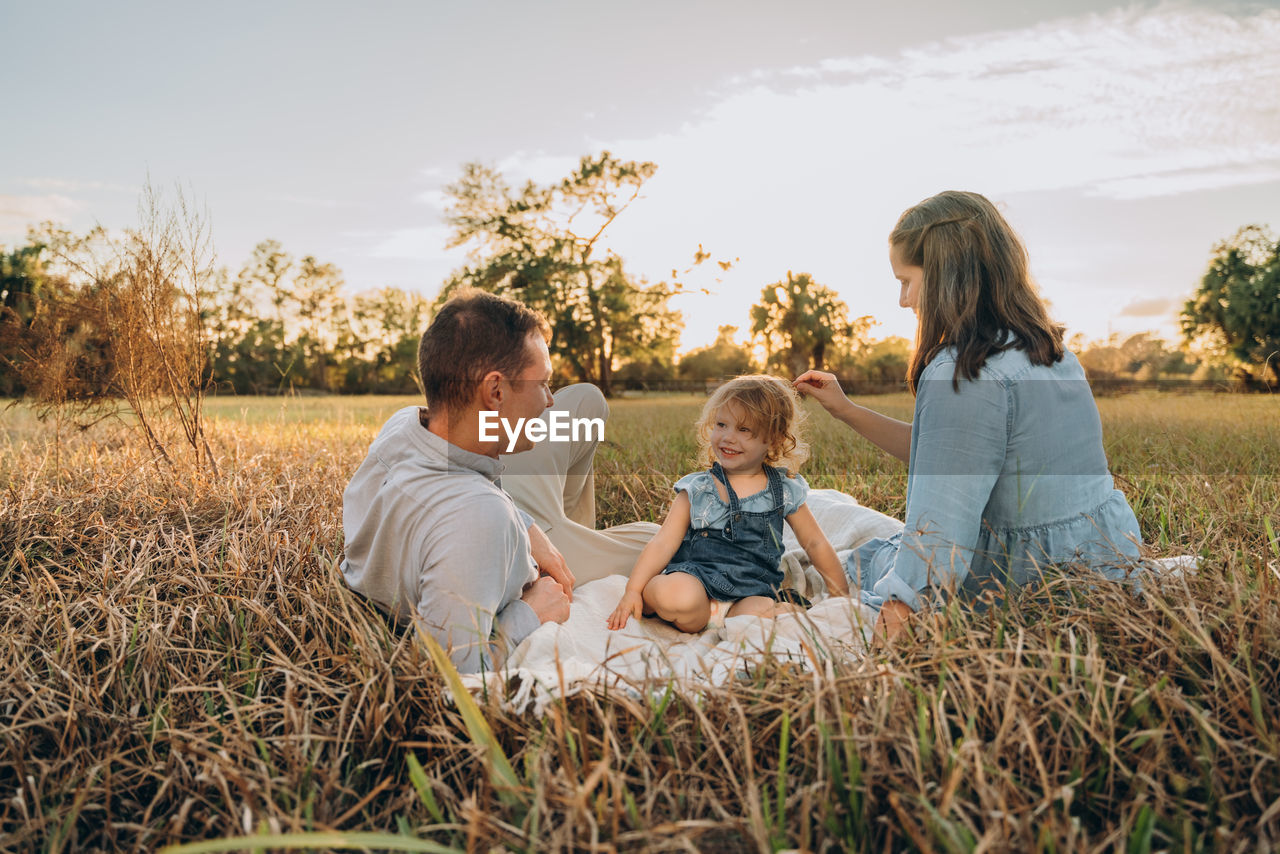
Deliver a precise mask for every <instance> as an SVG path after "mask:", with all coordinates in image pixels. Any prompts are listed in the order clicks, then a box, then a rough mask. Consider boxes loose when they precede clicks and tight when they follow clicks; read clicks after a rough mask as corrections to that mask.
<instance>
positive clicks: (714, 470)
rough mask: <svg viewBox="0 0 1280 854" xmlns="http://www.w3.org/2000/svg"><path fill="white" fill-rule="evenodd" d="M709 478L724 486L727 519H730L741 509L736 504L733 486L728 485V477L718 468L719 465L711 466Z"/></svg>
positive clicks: (736, 495) (713, 464)
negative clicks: (727, 511) (727, 506)
mask: <svg viewBox="0 0 1280 854" xmlns="http://www.w3.org/2000/svg"><path fill="white" fill-rule="evenodd" d="M711 476H712V477H714V478H715V479H716V480H718V481H720V482H721V483H723V484H724V489H725V492H726V493H728V495H729V518H731V519H732V518H733V517H734V516H735V515H737V513H738V511H739V510H740V509H742V508H741V506H740V504H739V503H738V493H736V492H734V491H733V486H732V485H731V484H730V483H729V476H728V475H726V474H725V473H724V469H723V468H721V467H720V464H719V463H712V464H711Z"/></svg>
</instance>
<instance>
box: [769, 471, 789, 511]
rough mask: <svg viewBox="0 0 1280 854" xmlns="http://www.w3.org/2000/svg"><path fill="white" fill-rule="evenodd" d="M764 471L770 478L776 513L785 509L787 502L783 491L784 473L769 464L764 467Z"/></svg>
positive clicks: (770, 489) (770, 488)
mask: <svg viewBox="0 0 1280 854" xmlns="http://www.w3.org/2000/svg"><path fill="white" fill-rule="evenodd" d="M764 471H765V474H767V475H768V476H769V493H770V495H772V496H773V509H774V511H777V510H780V509H785V508H786V503H787V502H786V496H785V495H784V494H783V491H782V472H780V471H778V470H777V469H776V468H774V467H773V466H771V465H768V464H766V465H765V466H764Z"/></svg>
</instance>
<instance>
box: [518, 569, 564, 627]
mask: <svg viewBox="0 0 1280 854" xmlns="http://www.w3.org/2000/svg"><path fill="white" fill-rule="evenodd" d="M520 598H521V599H522V600H524V603H525V604H526V605H528V606H529V607H530V608H532V609H533V613H535V614H537V615H538V621H539V622H542V623H550V622H556V623H563V622H564V621H565V620H567V619H569V597H568V596H567V595H566V594H565V592H564V588H563V587H561V586H560V582H559V581H556V580H555V579H554V578H552V577H551V576H549V575H542V576H539V577H538V580H537V581H534V582H533V583H532V584H530V585H529V586H528V587H526V588H525V589H524V595H522V596H521V597H520Z"/></svg>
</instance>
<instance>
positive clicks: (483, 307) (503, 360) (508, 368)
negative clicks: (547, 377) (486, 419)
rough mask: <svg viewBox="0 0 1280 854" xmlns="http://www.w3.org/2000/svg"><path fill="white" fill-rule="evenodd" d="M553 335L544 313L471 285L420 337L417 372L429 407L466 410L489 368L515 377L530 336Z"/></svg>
mask: <svg viewBox="0 0 1280 854" xmlns="http://www.w3.org/2000/svg"><path fill="white" fill-rule="evenodd" d="M535 332H537V333H539V334H541V335H542V337H543V338H544V339H548V340H550V335H551V328H550V327H549V326H548V325H547V321H546V320H545V319H544V318H543V316H542V315H541V314H539V313H538V312H536V311H534V310H533V309H531V308H529V307H528V306H526V305H525V304H524V303H521V302H517V301H516V300H513V299H508V298H507V297H501V296H498V295H497V294H491V293H488V292H486V291H478V290H467V291H463V292H461V293H459V294H457V295H456V296H454V297H452V298H450V300H449V301H448V302H446V303H445V304H444V305H443V306H442V307H441V308H440V311H438V312H437V313H436V316H435V317H434V318H432V320H431V323H430V324H429V325H428V326H427V331H426V332H423V333H422V340H421V341H419V342H418V375H419V376H420V377H421V378H422V390H423V391H424V392H425V393H426V396H427V406H428V407H431V408H440V407H443V408H444V409H447V410H455V411H456V410H459V409H463V408H465V407H466V406H468V405H469V404H470V403H471V400H472V397H473V395H474V394H475V389H476V385H477V384H479V382H480V380H481V379H483V378H484V375H485V374H487V373H489V372H490V371H498V372H500V373H501V374H502V375H503V376H505V377H510V378H515V377H516V376H518V375H519V374H520V372H521V371H523V370H524V369H525V368H526V367H527V365H528V363H529V361H530V354H529V352H528V339H529V336H530V335H532V334H533V333H535Z"/></svg>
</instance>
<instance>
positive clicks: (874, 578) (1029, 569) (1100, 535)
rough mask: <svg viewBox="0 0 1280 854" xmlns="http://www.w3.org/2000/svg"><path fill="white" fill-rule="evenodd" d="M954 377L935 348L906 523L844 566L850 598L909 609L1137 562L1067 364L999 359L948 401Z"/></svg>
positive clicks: (1095, 429)
mask: <svg viewBox="0 0 1280 854" xmlns="http://www.w3.org/2000/svg"><path fill="white" fill-rule="evenodd" d="M954 372H955V351H954V350H952V349H946V350H943V351H942V352H941V353H939V354H938V355H937V356H936V357H935V358H934V359H933V361H931V362H930V363H929V365H928V366H927V367H926V368H925V369H924V372H923V373H922V374H921V377H920V382H919V384H918V386H917V389H916V401H915V416H914V420H913V422H912V425H911V458H910V462H909V464H908V474H907V518H906V524H905V525H904V527H903V531H902V533H901V534H898V535H895V536H894V537H892V538H890V539H888V540H884V539H877V540H872V541H871V542H868V543H866V544H865V545H863V546H861V547H860V548H858V549H856V550H855V551H854V552H853V554H852V555H851V556H850V558H849V562H848V564H847V566H846V569H847V571H848V573H849V575H850V577H851V578H852V579H853V580H854V583H855V584H859V585H860V586H861V589H862V590H863V600H864V601H865V602H867V604H870V605H873V606H879V605H880V604H882V603H883V602H884V600H886V599H898V600H900V601H902V602H905V603H906V604H907V605H909V606H911V608H913V609H916V608H918V607H919V594H920V592H921V591H922V590H924V589H925V588H927V587H942V588H951V587H952V586H954V588H955V589H956V590H959V591H962V593H964V594H967V595H976V594H979V593H981V592H982V591H984V590H987V589H991V588H995V587H998V586H1001V585H1020V584H1026V583H1029V582H1032V581H1036V580H1038V579H1039V578H1040V577H1041V573H1042V571H1043V569H1044V568H1045V567H1046V566H1048V565H1052V564H1065V563H1086V564H1089V565H1091V566H1093V567H1094V568H1096V569H1097V570H1098V571H1099V572H1101V573H1102V574H1103V575H1105V576H1106V577H1108V578H1113V579H1115V578H1121V577H1124V575H1125V573H1126V570H1127V569H1128V568H1130V567H1132V566H1133V565H1134V564H1135V563H1136V561H1137V558H1138V544H1139V542H1140V535H1139V533H1138V522H1137V519H1136V518H1135V517H1134V515H1133V510H1132V509H1130V507H1129V504H1128V502H1127V501H1126V500H1125V497H1124V494H1123V493H1121V492H1120V491H1119V490H1117V489H1115V488H1114V485H1113V482H1112V479H1111V474H1110V472H1109V471H1108V469H1107V459H1106V455H1105V453H1104V451H1103V448H1102V424H1101V421H1100V419H1099V418H1098V407H1097V405H1096V404H1095V403H1094V400H1093V393H1092V391H1091V390H1090V388H1089V384H1088V382H1087V381H1086V379H1085V375H1084V369H1083V368H1081V366H1080V362H1079V361H1078V360H1077V359H1076V357H1075V355H1074V354H1072V353H1071V352H1067V353H1066V354H1065V355H1064V357H1063V359H1062V360H1061V361H1060V362H1058V363H1056V364H1053V365H1033V364H1032V363H1031V361H1030V359H1028V358H1027V354H1026V353H1025V352H1023V351H1022V350H1018V349H1009V350H1006V351H1004V352H1002V353H998V354H996V355H994V356H992V357H990V358H988V359H987V362H986V364H985V365H984V366H983V367H982V369H981V370H980V371H979V375H978V377H977V379H974V380H964V379H961V380H960V381H959V388H958V390H957V389H955V388H953V386H952V377H953V374H954Z"/></svg>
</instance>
